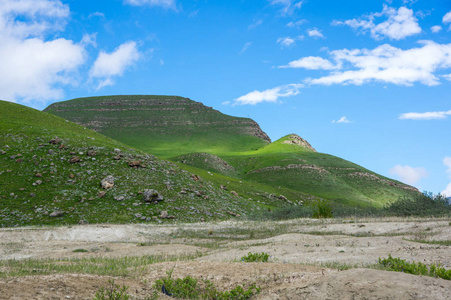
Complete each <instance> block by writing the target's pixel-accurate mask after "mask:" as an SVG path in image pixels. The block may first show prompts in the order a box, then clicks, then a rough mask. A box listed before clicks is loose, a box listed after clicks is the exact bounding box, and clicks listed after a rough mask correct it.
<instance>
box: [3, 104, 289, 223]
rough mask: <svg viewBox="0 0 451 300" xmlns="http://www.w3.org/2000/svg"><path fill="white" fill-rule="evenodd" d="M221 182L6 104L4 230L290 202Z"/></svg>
mask: <svg viewBox="0 0 451 300" xmlns="http://www.w3.org/2000/svg"><path fill="white" fill-rule="evenodd" d="M205 175H206V176H211V175H208V174H207V173H205ZM217 177H218V179H217V182H218V183H213V182H211V181H209V180H206V179H204V178H203V177H200V176H198V175H195V174H193V173H191V172H188V171H186V170H183V169H181V168H180V167H178V166H177V165H176V164H174V163H172V162H168V161H165V160H161V159H159V158H157V157H155V156H153V155H151V154H148V153H144V152H142V151H140V150H136V149H134V148H131V147H130V146H128V145H125V144H123V143H121V142H118V141H116V140H113V139H111V138H109V137H106V136H104V135H102V134H100V133H97V132H95V131H92V130H90V129H87V128H86V127H83V126H80V125H77V124H75V123H72V122H70V121H67V120H64V119H62V118H59V117H57V116H54V115H52V114H49V113H46V112H41V111H38V110H35V109H32V108H29V107H25V106H22V105H18V104H14V103H11V102H6V101H0V227H11V226H24V225H52V224H77V223H86V222H89V223H130V222H132V223H133V222H151V223H152V222H153V223H157V222H177V221H184V222H198V221H201V220H205V221H207V220H217V219H228V218H231V217H236V216H239V215H241V216H244V215H246V214H248V213H249V212H252V211H258V210H260V209H266V208H268V207H277V206H279V205H280V203H281V202H283V201H281V200H279V199H273V198H270V197H267V196H266V195H268V194H269V193H270V192H273V191H274V189H272V188H271V187H267V186H264V185H258V186H257V185H256V186H254V187H250V188H246V190H247V192H248V195H247V196H246V198H244V197H243V196H241V195H238V194H237V193H232V191H233V190H231V189H229V190H227V189H225V188H221V186H220V185H221V184H224V185H226V184H228V183H227V179H226V178H223V177H220V176H217ZM207 179H208V178H207ZM102 181H103V184H102ZM112 183H114V185H112ZM230 184H231V185H232V186H233V185H236V186H237V187H238V186H239V185H240V183H239V182H238V181H234V180H232V182H231V183H230ZM108 185H109V187H108ZM151 190H154V191H156V192H152V191H151ZM251 194H252V195H255V197H254V200H249V199H248V198H249V197H250V196H249V195H251ZM288 194H290V192H289V191H288ZM291 195H293V197H295V195H296V192H292V193H291ZM165 212H166V213H167V215H166V213H165Z"/></svg>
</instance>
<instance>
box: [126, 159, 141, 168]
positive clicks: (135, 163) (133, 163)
mask: <svg viewBox="0 0 451 300" xmlns="http://www.w3.org/2000/svg"><path fill="white" fill-rule="evenodd" d="M128 165H129V167H133V168H138V167H139V166H140V165H141V161H140V160H133V161H129V162H128Z"/></svg>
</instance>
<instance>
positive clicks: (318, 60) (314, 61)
mask: <svg viewBox="0 0 451 300" xmlns="http://www.w3.org/2000/svg"><path fill="white" fill-rule="evenodd" d="M279 68H304V69H309V70H333V69H337V68H339V66H336V65H334V64H333V63H331V62H330V61H328V60H327V59H324V58H322V57H318V56H307V57H303V58H300V59H298V60H294V61H290V62H289V63H288V65H285V66H280V67H279Z"/></svg>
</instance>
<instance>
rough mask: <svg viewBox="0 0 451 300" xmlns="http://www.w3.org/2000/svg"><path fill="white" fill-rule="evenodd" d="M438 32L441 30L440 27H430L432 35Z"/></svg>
mask: <svg viewBox="0 0 451 300" xmlns="http://www.w3.org/2000/svg"><path fill="white" fill-rule="evenodd" d="M440 30H442V26H439V25H435V26H432V27H431V31H432V32H433V33H437V32H440Z"/></svg>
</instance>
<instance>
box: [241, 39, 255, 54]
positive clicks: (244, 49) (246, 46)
mask: <svg viewBox="0 0 451 300" xmlns="http://www.w3.org/2000/svg"><path fill="white" fill-rule="evenodd" d="M251 45H252V42H247V43H246V44H244V46H243V48H241V51H240V54H243V53H244V52H246V50H247V49H249V47H250V46H251Z"/></svg>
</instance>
